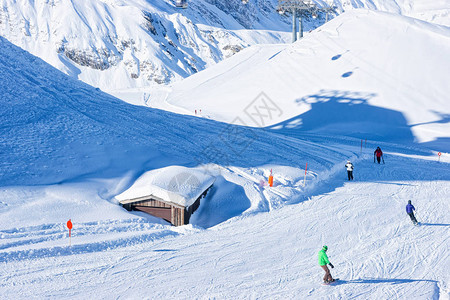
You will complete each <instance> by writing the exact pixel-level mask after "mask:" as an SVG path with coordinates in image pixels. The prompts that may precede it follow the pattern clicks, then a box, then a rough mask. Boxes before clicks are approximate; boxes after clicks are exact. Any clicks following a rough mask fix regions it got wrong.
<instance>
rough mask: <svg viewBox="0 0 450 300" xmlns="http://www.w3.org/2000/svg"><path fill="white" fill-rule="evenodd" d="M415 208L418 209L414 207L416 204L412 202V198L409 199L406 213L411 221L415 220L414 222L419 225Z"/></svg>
mask: <svg viewBox="0 0 450 300" xmlns="http://www.w3.org/2000/svg"><path fill="white" fill-rule="evenodd" d="M415 210H416V208H415V207H414V205H412V204H411V200H408V204H407V205H406V213H407V214H408V216H409V217H410V218H411V221H412V222H413V224H414V225H417V224H418V222H417V220H416V217H415V216H414V211H415Z"/></svg>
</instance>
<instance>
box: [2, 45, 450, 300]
mask: <svg viewBox="0 0 450 300" xmlns="http://www.w3.org/2000/svg"><path fill="white" fill-rule="evenodd" d="M263 52H264V50H263ZM255 62H256V61H255ZM0 78H1V79H2V85H0V94H1V95H2V97H0V106H1V107H2V110H1V111H0V129H1V130H0V153H1V160H0V264H1V268H0V298H2V299H29V298H30V297H32V298H57V299H87V298H96V299H97V298H133V299H134V298H152V299H202V298H205V299H209V298H216V299H248V298H260V299H286V298H288V299H298V298H300V299H301V298H311V299H330V298H331V299H352V298H353V299H358V298H360V299H404V298H408V299H412V298H414V299H420V300H421V299H439V298H441V299H448V296H449V292H450V288H449V279H450V278H449V273H448V269H449V259H448V257H449V256H448V247H446V245H447V244H448V241H449V238H450V231H449V230H448V227H449V223H450V222H449V220H448V216H449V207H448V199H449V197H450V184H449V183H450V178H449V174H450V164H449V162H450V158H449V157H448V156H447V155H443V157H442V158H441V162H437V161H436V157H434V156H430V155H431V154H432V153H431V152H430V151H427V150H423V149H421V148H419V147H420V145H416V146H415V147H405V146H404V145H395V144H391V143H386V142H380V141H370V140H369V141H368V143H367V148H364V149H360V147H359V146H360V145H359V142H360V140H359V139H358V140H357V139H354V138H343V137H339V136H333V137H329V136H328V137H327V136H325V137H323V136H320V135H317V134H311V133H310V134H308V135H306V134H305V135H304V136H303V138H299V137H295V136H290V135H289V134H286V132H285V134H277V132H273V131H271V130H266V129H262V128H247V127H238V126H231V125H229V124H225V123H219V122H217V121H214V120H208V119H205V118H197V117H192V116H183V115H176V114H173V113H170V112H166V111H160V110H156V109H151V108H147V107H140V106H133V105H129V104H127V103H124V102H123V101H120V100H118V99H116V98H113V97H111V96H110V95H107V94H105V93H103V92H101V91H99V90H98V89H94V88H92V87H91V86H88V85H86V84H84V83H82V82H80V81H76V80H73V78H70V77H68V76H65V75H64V74H63V73H61V72H59V71H58V70H56V69H54V68H52V67H50V66H49V65H48V64H46V63H45V62H43V61H42V60H40V59H39V58H36V57H34V56H31V55H30V54H29V53H27V52H25V51H23V50H21V49H20V48H18V47H16V46H14V45H12V44H11V43H10V42H8V41H7V40H6V39H4V38H2V37H0ZM249 84H251V82H249ZM280 109H282V110H283V111H285V110H286V109H288V108H285V107H280ZM410 109H411V110H413V109H414V107H410ZM324 113H326V114H328V115H329V116H330V117H331V116H333V113H334V112H333V111H331V112H330V111H326V110H325V111H324ZM390 117H392V118H400V117H401V116H399V115H398V114H393V115H390ZM400 121H401V120H400ZM348 126H349V127H350V126H351V124H349V125H348ZM393 130H395V128H393ZM280 132H281V131H280ZM448 137H449V136H448V135H447V138H448ZM377 145H381V147H382V148H383V150H384V151H385V159H384V160H385V162H386V164H381V165H378V164H374V163H373V160H372V159H373V157H372V155H373V148H374V147H375V146H377ZM348 158H350V159H351V160H352V161H353V162H354V164H355V181H354V182H349V183H348V184H347V183H345V182H346V181H345V179H346V174H345V168H344V164H345V161H346V160H347V159H348ZM204 163H208V164H204ZM306 163H308V168H307V172H306V174H305V170H304V169H305V167H306ZM169 165H182V166H185V167H192V166H199V168H203V169H204V171H205V172H208V173H210V174H212V175H214V176H215V177H216V181H215V183H214V188H213V190H212V191H211V193H210V194H209V195H208V196H207V197H206V198H205V199H203V200H202V204H201V205H200V208H199V210H198V211H197V212H196V213H195V214H194V215H193V219H192V225H186V226H181V227H177V228H175V227H171V226H170V225H168V224H167V223H165V222H163V221H161V220H159V219H156V218H153V217H149V216H145V215H143V214H133V213H129V212H127V211H125V210H124V209H123V208H121V207H120V206H119V205H118V204H117V202H116V201H115V199H114V196H116V195H118V194H120V193H121V192H122V191H123V190H125V189H126V188H127V187H129V186H130V185H131V184H132V183H133V182H134V181H135V179H136V178H137V177H138V176H139V175H140V174H143V173H144V172H145V171H148V170H153V169H156V168H160V167H164V166H169ZM271 169H272V170H273V173H274V186H273V187H271V188H270V187H268V186H267V184H266V182H267V177H268V175H269V173H270V170H271ZM304 175H306V177H304ZM305 179H306V186H304V180H305ZM344 183H345V184H344ZM407 200H412V201H413V204H414V205H416V207H417V208H418V211H419V213H418V219H419V221H421V222H422V226H420V227H413V225H412V224H411V222H410V220H409V219H408V217H407V215H406V214H405V212H404V206H405V204H406V203H407ZM68 219H71V220H72V223H73V226H74V227H73V229H72V232H71V234H72V237H71V242H70V243H71V244H69V238H68V232H67V229H66V227H65V224H66V222H67V221H68ZM324 244H327V245H328V246H329V256H330V259H331V261H332V262H333V264H334V265H335V268H334V269H333V270H332V274H333V276H335V277H340V279H341V281H340V284H339V285H335V286H321V285H320V283H321V281H322V276H323V271H322V269H321V268H320V267H319V266H318V265H317V252H318V250H319V249H320V248H321V247H322V245H324Z"/></svg>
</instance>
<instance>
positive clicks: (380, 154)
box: [373, 147, 384, 163]
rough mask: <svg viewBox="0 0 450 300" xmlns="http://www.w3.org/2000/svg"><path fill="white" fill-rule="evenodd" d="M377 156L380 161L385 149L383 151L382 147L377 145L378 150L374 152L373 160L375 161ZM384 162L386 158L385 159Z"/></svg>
mask: <svg viewBox="0 0 450 300" xmlns="http://www.w3.org/2000/svg"><path fill="white" fill-rule="evenodd" d="M375 156H376V157H377V161H378V163H380V160H381V158H382V157H383V151H381V149H380V147H377V150H375V151H374V152H373V162H375ZM383 163H384V159H383Z"/></svg>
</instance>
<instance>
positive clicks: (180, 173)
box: [116, 166, 214, 207]
mask: <svg viewBox="0 0 450 300" xmlns="http://www.w3.org/2000/svg"><path fill="white" fill-rule="evenodd" d="M213 183H214V177H213V176H211V175H209V174H207V173H205V172H204V170H202V169H198V168H186V167H182V166H170V167H166V168H162V169H157V170H152V171H149V172H146V173H145V174H143V175H142V176H140V177H139V178H138V179H137V180H136V182H134V184H133V185H132V186H131V187H130V188H129V189H127V190H126V191H125V192H123V193H121V194H119V195H117V196H116V199H117V200H119V201H120V202H122V203H124V202H125V200H130V199H135V198H140V197H144V196H149V195H152V196H155V197H158V198H161V199H164V200H167V201H169V202H172V203H175V204H178V205H181V206H184V207H188V206H190V205H192V204H193V203H194V202H195V200H197V199H198V197H200V196H201V195H202V194H203V193H204V192H205V190H206V189H208V188H209V187H210V186H211V185H212V184H213Z"/></svg>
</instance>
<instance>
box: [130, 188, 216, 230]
mask: <svg viewBox="0 0 450 300" xmlns="http://www.w3.org/2000/svg"><path fill="white" fill-rule="evenodd" d="M210 188H211V186H210V187H209V188H207V189H206V190H205V191H204V192H203V194H201V195H200V197H198V199H197V200H196V201H195V202H194V203H193V204H192V205H191V206H189V207H184V206H181V205H177V204H172V203H168V202H164V201H162V199H161V200H156V199H153V198H151V197H153V196H148V198H147V199H146V197H141V198H139V199H136V200H137V201H136V202H132V201H135V200H133V199H130V200H127V203H126V204H123V206H124V207H125V208H126V209H127V210H139V211H143V212H146V213H148V214H150V215H152V216H155V217H158V218H162V219H164V220H166V221H167V222H170V223H171V224H172V225H174V226H181V225H185V224H189V219H190V218H191V215H192V214H193V213H194V212H195V211H196V210H197V209H198V207H199V206H200V200H201V199H202V198H203V197H205V196H206V193H207V192H208V191H209V189H210ZM141 199H142V200H141ZM158 199H159V198H158Z"/></svg>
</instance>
